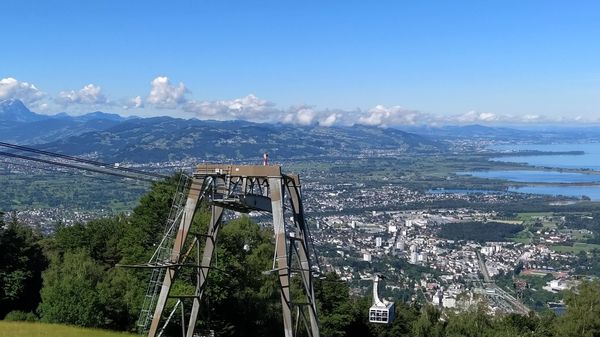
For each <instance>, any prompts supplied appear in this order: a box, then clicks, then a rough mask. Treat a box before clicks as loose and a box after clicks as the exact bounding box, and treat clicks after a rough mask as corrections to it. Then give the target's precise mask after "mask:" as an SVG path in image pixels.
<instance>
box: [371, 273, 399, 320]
mask: <svg viewBox="0 0 600 337" xmlns="http://www.w3.org/2000/svg"><path fill="white" fill-rule="evenodd" d="M381 278H383V277H382V276H380V275H375V278H374V279H373V305H372V306H371V308H370V309H369V322H371V323H381V324H390V323H392V322H393V321H394V318H396V305H395V304H394V303H393V302H388V301H386V300H385V299H384V300H380V299H379V294H378V292H377V288H378V285H379V280H380V279H381Z"/></svg>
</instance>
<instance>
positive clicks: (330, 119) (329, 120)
mask: <svg viewBox="0 0 600 337" xmlns="http://www.w3.org/2000/svg"><path fill="white" fill-rule="evenodd" d="M337 119H338V115H337V113H335V112H334V113H332V114H330V115H329V116H327V117H325V118H323V119H321V120H319V125H320V126H325V127H330V126H333V125H334V124H335V122H336V121H337Z"/></svg>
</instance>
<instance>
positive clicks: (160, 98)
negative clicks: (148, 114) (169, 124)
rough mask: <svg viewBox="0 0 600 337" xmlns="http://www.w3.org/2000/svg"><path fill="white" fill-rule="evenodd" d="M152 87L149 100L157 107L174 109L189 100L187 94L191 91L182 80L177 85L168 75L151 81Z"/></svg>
mask: <svg viewBox="0 0 600 337" xmlns="http://www.w3.org/2000/svg"><path fill="white" fill-rule="evenodd" d="M150 84H151V85H152V89H151V90H150V95H148V99H147V102H148V103H150V104H152V105H154V106H155V107H157V108H164V109H173V108H176V107H178V106H180V105H182V104H184V103H186V102H187V98H186V97H185V95H186V94H187V93H188V92H189V91H188V89H187V88H186V87H185V85H184V84H183V83H182V82H180V83H179V85H177V86H175V85H172V84H171V81H170V80H169V78H168V77H166V76H158V77H156V78H155V79H153V80H152V82H150Z"/></svg>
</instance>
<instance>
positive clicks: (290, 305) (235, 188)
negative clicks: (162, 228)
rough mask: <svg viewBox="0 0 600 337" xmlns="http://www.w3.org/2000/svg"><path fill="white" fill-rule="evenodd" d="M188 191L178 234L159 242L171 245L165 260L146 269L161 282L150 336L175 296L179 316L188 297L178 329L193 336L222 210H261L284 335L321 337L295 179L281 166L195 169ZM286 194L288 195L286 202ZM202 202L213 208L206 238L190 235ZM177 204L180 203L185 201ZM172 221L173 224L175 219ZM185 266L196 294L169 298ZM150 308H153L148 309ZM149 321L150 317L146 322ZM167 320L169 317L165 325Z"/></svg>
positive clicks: (153, 334)
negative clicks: (271, 247) (268, 225)
mask: <svg viewBox="0 0 600 337" xmlns="http://www.w3.org/2000/svg"><path fill="white" fill-rule="evenodd" d="M187 191H188V198H187V202H186V204H185V209H184V210H183V214H182V215H181V220H180V221H179V220H178V221H179V227H178V230H177V236H176V237H175V238H173V236H175V235H174V230H175V226H172V227H171V228H173V231H171V232H170V233H172V234H165V238H163V240H162V241H161V247H162V246H163V244H164V245H167V243H168V244H170V246H169V245H167V246H166V247H170V248H168V250H166V251H165V250H163V251H164V254H163V255H161V256H164V258H162V259H155V260H156V261H154V260H152V259H151V261H150V262H149V263H148V265H147V266H150V267H153V270H154V271H160V272H161V274H159V275H160V276H161V277H162V275H163V274H162V273H163V271H164V279H163V281H162V286H161V288H160V294H159V295H158V300H156V306H155V307H154V314H153V316H152V322H151V324H150V329H149V330H148V336H149V337H156V334H157V331H158V327H159V324H160V321H161V319H162V314H163V312H164V310H165V306H166V302H167V299H168V298H173V297H175V298H179V302H178V304H179V305H180V306H181V310H182V313H183V312H184V308H183V301H182V299H184V298H186V299H191V301H192V305H191V310H190V311H187V310H186V312H189V313H190V315H189V319H188V321H187V323H185V322H184V320H185V317H184V316H182V319H183V321H182V322H184V323H182V331H183V336H185V337H192V336H194V334H195V330H196V323H197V319H198V313H199V311H200V305H201V301H202V296H203V294H204V290H205V288H206V282H207V280H208V274H209V271H210V269H212V268H213V267H212V266H211V263H212V261H213V256H214V254H215V249H216V243H217V238H218V233H219V229H220V227H221V221H222V218H223V215H224V212H225V210H232V211H236V212H251V211H262V212H270V213H271V214H272V219H273V231H274V234H275V256H274V262H273V270H272V271H273V272H277V274H278V279H279V286H280V297H281V306H282V318H283V326H284V336H285V337H294V336H297V335H304V334H303V333H301V332H299V331H298V328H299V327H300V329H302V327H303V328H304V329H305V330H306V334H307V335H308V336H309V337H319V321H318V316H317V310H316V303H315V296H314V283H313V279H312V269H311V261H310V259H311V257H310V254H309V246H310V232H309V231H308V228H307V227H306V223H305V219H304V211H303V207H302V196H301V193H300V180H299V178H298V176H297V175H284V174H282V173H281V167H279V166H275V165H274V166H253V165H241V166H236V165H218V164H217V165H214V164H205V165H199V166H198V167H197V169H196V172H195V173H194V179H193V180H192V186H191V187H190V188H189V189H188V190H187ZM285 193H288V198H287V199H286V194H285ZM203 199H205V200H206V201H207V204H208V205H210V210H211V220H210V222H209V223H208V228H207V232H206V234H204V233H197V231H190V228H191V224H192V221H193V218H194V214H195V212H196V209H197V206H198V203H199V201H200V200H203ZM288 200H289V203H290V204H291V205H290V206H291V207H289V208H286V207H284V204H286V203H287V201H288ZM179 204H180V205H182V204H183V199H181V202H180V203H179ZM174 207H176V206H174ZM174 209H176V210H179V211H178V212H179V213H177V212H173V211H172V213H173V214H181V207H178V208H174ZM290 209H291V211H292V218H293V222H292V223H288V225H289V227H290V228H291V229H292V230H291V232H290V233H288V229H286V222H285V220H286V219H288V218H289V215H290V214H289V210H290ZM286 212H287V213H286ZM177 219H179V218H177ZM173 223H177V221H174V222H173ZM288 234H289V235H288ZM168 235H172V236H168ZM190 235H193V237H194V239H193V240H192V241H191V243H190V242H189V240H187V238H188V237H189V236H190ZM200 238H205V240H204V241H205V244H204V246H203V247H201V245H200ZM166 247H165V249H166ZM201 250H202V252H201ZM167 253H168V255H167ZM194 255H195V261H194V262H193V263H192V262H189V261H188V260H189V258H190V257H191V256H194ZM140 267H146V266H140ZM186 267H191V268H195V272H196V290H195V292H194V294H193V295H187V296H169V293H170V290H171V286H172V284H173V283H174V281H175V279H176V277H177V275H178V272H179V271H180V270H181V268H186ZM298 276H299V277H300V278H301V283H300V284H301V286H300V288H301V289H300V291H301V292H302V293H303V296H304V298H303V299H301V301H299V302H297V303H296V302H294V301H292V298H291V293H292V291H291V287H292V286H295V287H297V283H296V282H294V283H291V278H292V277H298ZM154 279H156V280H160V278H151V284H158V282H160V281H157V282H155V283H153V281H152V280H154ZM157 292H158V289H157V290H156V291H155V292H152V293H151V294H154V295H153V296H152V297H151V298H152V299H155V296H156V294H157ZM294 293H296V289H294ZM152 303H154V302H152ZM149 307H150V308H152V306H150V305H149ZM175 309H176V308H175ZM293 309H296V310H297V311H296V313H295V314H294V315H293V316H294V317H292V312H293ZM150 310H151V309H149V310H145V311H144V310H143V311H142V313H144V312H150ZM171 317H172V315H171ZM294 318H295V319H294ZM300 320H302V322H300ZM148 321H149V316H148V320H147V321H146V322H148ZM169 321H170V318H169V319H168V320H167V322H166V323H165V325H166V324H167V323H168V322H169ZM186 324H187V329H186V326H185V325H186ZM146 326H147V325H146Z"/></svg>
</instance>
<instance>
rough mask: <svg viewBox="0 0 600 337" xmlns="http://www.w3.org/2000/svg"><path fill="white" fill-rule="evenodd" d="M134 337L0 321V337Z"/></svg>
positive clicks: (93, 330) (114, 332) (102, 331)
mask: <svg viewBox="0 0 600 337" xmlns="http://www.w3.org/2000/svg"><path fill="white" fill-rule="evenodd" d="M80 336H86V337H134V336H137V335H135V334H130V333H125V332H117V331H110V330H101V329H88V328H79V327H74V326H68V325H60V324H47V323H37V322H8V321H0V337H80Z"/></svg>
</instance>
